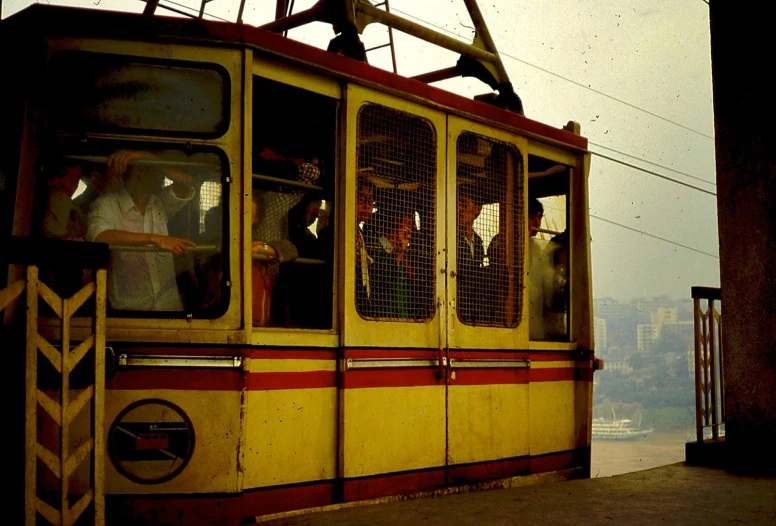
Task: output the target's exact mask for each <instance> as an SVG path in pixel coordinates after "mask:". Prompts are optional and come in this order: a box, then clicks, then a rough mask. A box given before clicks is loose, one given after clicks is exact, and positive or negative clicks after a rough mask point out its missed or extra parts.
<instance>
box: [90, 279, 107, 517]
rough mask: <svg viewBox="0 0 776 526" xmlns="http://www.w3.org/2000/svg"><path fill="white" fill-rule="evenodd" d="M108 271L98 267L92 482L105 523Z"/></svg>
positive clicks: (98, 514)
mask: <svg viewBox="0 0 776 526" xmlns="http://www.w3.org/2000/svg"><path fill="white" fill-rule="evenodd" d="M107 276H108V271H107V270H106V269H104V268H101V269H98V270H97V279H96V281H97V283H96V290H95V312H94V332H93V334H94V407H93V410H92V415H94V416H93V426H92V429H93V433H94V452H93V458H92V483H93V487H94V524H95V526H104V525H105V444H104V430H105V311H106V307H107V298H106V296H107V280H108V278H107Z"/></svg>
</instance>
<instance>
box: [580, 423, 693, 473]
mask: <svg viewBox="0 0 776 526" xmlns="http://www.w3.org/2000/svg"><path fill="white" fill-rule="evenodd" d="M686 441H687V434H686V433H651V434H650V435H648V436H647V438H646V439H645V440H593V445H592V458H591V462H590V476H591V477H592V478H595V477H611V476H612V475H620V474H622V473H630V472H632V471H641V470H643V469H651V468H656V467H658V466H665V465H667V464H675V463H677V462H684V444H685V442H686Z"/></svg>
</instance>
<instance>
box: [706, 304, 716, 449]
mask: <svg viewBox="0 0 776 526" xmlns="http://www.w3.org/2000/svg"><path fill="white" fill-rule="evenodd" d="M708 320H709V340H708V351H709V362H710V363H709V368H710V370H709V373H710V374H709V376H710V382H711V383H709V384H707V388H710V389H711V406H710V407H711V436H712V438H713V439H714V440H717V439H718V438H719V430H718V429H717V426H718V423H719V422H718V418H717V356H716V354H717V352H716V351H717V346H716V340H717V339H716V332H717V331H716V330H715V327H714V299H712V298H710V299H709V318H708Z"/></svg>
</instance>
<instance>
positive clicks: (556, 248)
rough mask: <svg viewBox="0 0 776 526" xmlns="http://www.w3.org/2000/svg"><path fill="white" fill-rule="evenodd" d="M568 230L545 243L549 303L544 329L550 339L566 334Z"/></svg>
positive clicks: (559, 337)
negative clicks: (549, 281) (548, 270)
mask: <svg viewBox="0 0 776 526" xmlns="http://www.w3.org/2000/svg"><path fill="white" fill-rule="evenodd" d="M568 245H569V238H568V231H564V232H563V233H561V234H558V235H556V236H554V237H553V238H552V239H550V241H549V242H548V243H547V248H546V251H547V259H548V262H549V263H550V265H551V275H550V279H551V286H550V298H549V305H548V306H547V310H546V312H545V329H546V331H547V338H548V339H550V340H556V339H563V338H564V337H565V336H566V335H567V334H568V327H567V326H566V322H567V320H566V313H567V312H568V309H569V295H568V294H569V290H568V286H567V285H568V283H567V281H568V280H567V273H566V270H567V268H568V250H569V247H568Z"/></svg>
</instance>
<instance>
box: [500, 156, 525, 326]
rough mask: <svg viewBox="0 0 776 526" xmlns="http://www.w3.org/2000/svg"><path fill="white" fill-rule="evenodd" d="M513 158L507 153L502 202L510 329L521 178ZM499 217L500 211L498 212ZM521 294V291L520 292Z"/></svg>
mask: <svg viewBox="0 0 776 526" xmlns="http://www.w3.org/2000/svg"><path fill="white" fill-rule="evenodd" d="M516 164H517V163H515V158H514V155H513V152H512V151H508V152H507V188H506V199H505V200H504V208H505V209H506V210H505V212H506V213H505V214H503V215H504V216H505V217H504V220H505V221H504V227H503V228H504V232H505V233H506V234H507V235H506V236H504V237H505V238H506V239H505V240H504V241H505V243H504V250H505V254H506V259H505V264H506V265H505V266H506V271H507V291H506V292H507V294H506V298H505V301H506V304H505V305H504V307H505V308H504V322H505V326H506V327H511V326H512V323H513V322H514V321H515V289H516V288H517V287H516V283H515V281H516V277H517V276H515V265H514V264H515V255H516V254H517V250H516V247H515V229H516V228H517V227H518V225H519V222H518V223H517V224H516V223H515V208H516V207H517V203H515V179H517V178H518V177H522V176H523V174H522V173H518V171H517V170H516ZM499 215H502V214H501V210H499ZM521 292H522V291H521Z"/></svg>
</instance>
